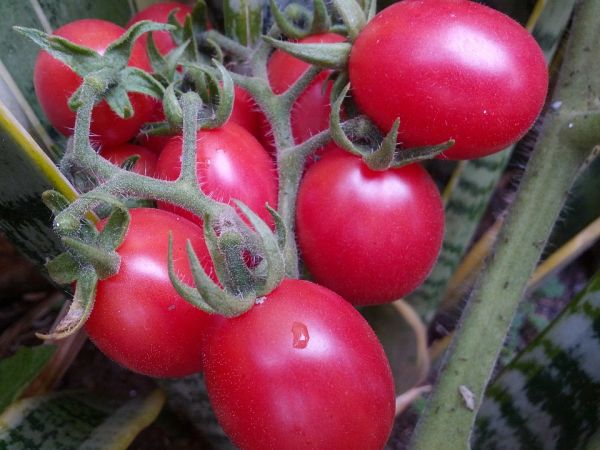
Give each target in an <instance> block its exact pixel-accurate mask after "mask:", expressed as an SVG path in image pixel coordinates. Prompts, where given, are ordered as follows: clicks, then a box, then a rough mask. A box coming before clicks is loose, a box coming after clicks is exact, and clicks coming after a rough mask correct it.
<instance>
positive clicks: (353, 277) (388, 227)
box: [296, 149, 444, 305]
mask: <svg viewBox="0 0 600 450" xmlns="http://www.w3.org/2000/svg"><path fill="white" fill-rule="evenodd" d="M296 223H297V235H298V244H299V248H300V253H301V256H302V258H303V260H304V262H305V263H306V266H307V268H308V270H309V272H310V273H311V274H312V275H313V276H314V278H315V281H316V282H317V283H319V284H322V285H323V286H325V287H327V288H329V289H331V290H333V291H335V292H337V293H338V294H340V295H341V296H342V297H344V298H345V299H346V300H348V301H350V302H351V303H353V304H355V305H368V304H376V303H385V302H390V301H393V300H397V299H399V298H401V297H402V296H404V295H406V294H408V293H409V292H411V291H412V290H414V289H415V288H416V287H418V286H419V285H420V284H421V283H422V282H423V281H424V279H425V277H426V276H427V275H428V274H429V272H430V271H431V269H432V267H433V265H434V263H435V261H436V259H437V256H438V254H439V251H440V248H441V244H442V239H443V234H444V207H443V204H442V200H441V198H440V194H439V192H438V190H437V187H436V186H435V183H434V182H433V180H432V179H431V177H430V176H429V175H428V174H427V172H426V171H425V170H424V169H423V168H422V167H421V166H420V165H418V164H411V165H408V166H404V167H402V168H399V169H389V170H386V171H373V170H371V169H369V168H368V167H367V166H366V165H365V164H364V163H363V162H362V161H361V159H360V158H358V157H356V156H353V155H350V154H348V153H346V152H342V151H341V150H339V149H338V150H336V151H330V152H328V154H327V155H325V156H324V157H323V159H321V160H320V161H318V162H317V163H315V164H314V165H313V166H312V167H311V168H310V169H308V171H307V172H306V174H305V176H304V179H303V180H302V182H301V184H300V190H299V193H298V208H297V216H296Z"/></svg>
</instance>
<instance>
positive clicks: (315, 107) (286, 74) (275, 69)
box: [263, 33, 346, 143]
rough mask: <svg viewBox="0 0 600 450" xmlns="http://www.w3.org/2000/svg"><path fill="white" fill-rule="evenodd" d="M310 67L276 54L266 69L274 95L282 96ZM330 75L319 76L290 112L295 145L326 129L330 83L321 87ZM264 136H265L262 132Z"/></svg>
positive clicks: (329, 36) (322, 37)
mask: <svg viewBox="0 0 600 450" xmlns="http://www.w3.org/2000/svg"><path fill="white" fill-rule="evenodd" d="M345 40H346V38H344V37H343V36H340V35H339V34H334V33H325V34H315V35H313V36H308V37H306V38H304V39H301V40H300V41H298V42H299V43H309V44H310V43H320V42H322V43H335V42H343V41H345ZM309 67H310V64H308V63H305V62H304V61H301V60H299V59H297V58H294V57H293V56H291V55H289V54H288V53H285V52H284V51H282V50H275V52H274V53H273V55H272V56H271V58H270V59H269V63H268V66H267V69H268V73H269V82H270V83H271V87H272V89H273V92H275V94H282V93H283V92H285V91H286V90H287V89H288V88H289V87H290V86H291V85H292V84H293V83H294V82H295V81H296V80H297V79H298V78H300V76H301V75H302V74H303V73H304V72H306V70H307V69H308V68H309ZM330 74H331V71H330V70H325V71H323V72H321V73H320V74H319V75H318V76H317V77H316V78H315V79H314V80H313V82H312V83H311V84H310V85H309V86H308V88H306V90H305V91H304V92H303V93H302V94H301V95H300V97H298V99H297V100H296V103H295V104H294V106H293V110H292V117H291V120H292V134H293V135H294V139H295V140H296V142H297V143H300V142H303V141H305V140H306V139H308V138H309V137H311V136H312V135H313V134H316V133H318V132H320V131H323V130H325V129H326V128H328V127H329V114H330V112H331V104H330V102H329V95H330V93H331V87H332V83H331V82H329V83H328V85H327V87H326V88H325V89H323V83H324V82H325V80H326V79H327V77H328V76H329V75H330ZM263 133H264V132H263Z"/></svg>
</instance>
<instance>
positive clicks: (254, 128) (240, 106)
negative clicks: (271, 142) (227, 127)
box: [229, 86, 266, 139]
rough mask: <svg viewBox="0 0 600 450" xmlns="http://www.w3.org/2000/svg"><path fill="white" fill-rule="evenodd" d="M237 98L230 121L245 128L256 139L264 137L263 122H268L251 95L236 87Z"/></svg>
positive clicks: (234, 101)
mask: <svg viewBox="0 0 600 450" xmlns="http://www.w3.org/2000/svg"><path fill="white" fill-rule="evenodd" d="M234 93H235V98H234V100H233V109H232V111H231V116H230V117H229V120H230V121H231V122H234V123H237V124H238V125H239V126H241V127H243V128H245V129H246V130H248V131H249V132H250V134H252V136H254V137H255V138H256V139H261V138H262V136H263V128H262V124H263V121H264V120H266V119H265V116H264V115H263V114H262V112H261V111H260V109H259V108H258V106H257V105H256V103H254V100H253V99H252V97H251V96H250V94H249V93H248V92H247V91H245V90H244V89H243V88H241V87H239V86H235V87H234Z"/></svg>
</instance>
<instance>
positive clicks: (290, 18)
mask: <svg viewBox="0 0 600 450" xmlns="http://www.w3.org/2000/svg"><path fill="white" fill-rule="evenodd" d="M270 5H271V12H272V13H273V19H274V20H275V23H276V24H277V26H278V27H279V29H280V30H281V32H282V33H283V34H284V35H285V36H287V37H288V38H290V39H302V38H304V37H306V36H309V35H311V34H317V33H327V32H330V31H331V17H330V16H329V12H328V11H327V6H326V5H325V2H324V1H323V0H315V1H314V2H313V10H312V12H311V11H308V10H307V9H306V8H303V7H302V6H300V5H298V4H297V3H291V4H289V5H288V6H287V7H286V8H285V11H281V10H280V9H279V7H278V6H277V3H275V1H274V0H271V1H270ZM298 23H306V24H308V26H307V27H300V26H298V25H297V24H298Z"/></svg>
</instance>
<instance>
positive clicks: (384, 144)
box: [329, 84, 454, 170]
mask: <svg viewBox="0 0 600 450" xmlns="http://www.w3.org/2000/svg"><path fill="white" fill-rule="evenodd" d="M334 89H336V87H334ZM349 89H350V84H346V86H344V88H343V89H342V90H341V92H340V93H339V95H338V97H337V98H336V99H335V101H333V102H332V105H331V113H330V121H329V122H330V130H331V138H332V139H333V141H334V142H335V143H336V144H337V145H338V146H339V147H341V148H343V149H344V150H346V151H348V152H350V153H352V154H353V155H356V156H360V157H361V158H362V159H363V161H364V162H365V164H366V165H367V166H369V168H371V169H373V170H387V169H389V168H390V167H402V166H405V165H407V164H412V163H415V162H419V161H423V160H427V159H431V158H434V157H436V156H438V155H439V154H441V153H442V152H444V151H446V150H448V149H449V148H450V147H452V145H454V141H453V140H452V139H451V140H449V141H447V142H443V143H441V144H438V145H432V146H426V147H418V148H412V149H397V141H398V128H399V126H400V119H399V118H397V119H396V120H395V121H394V124H393V125H392V128H391V130H390V131H389V132H388V134H387V135H386V136H385V137H384V138H383V140H381V142H380V143H379V145H378V146H377V148H376V149H375V150H373V149H371V148H370V147H367V148H363V146H361V145H358V144H355V143H354V142H352V140H350V138H349V137H348V135H347V134H346V132H345V131H344V130H343V129H342V125H341V119H340V110H341V107H342V103H343V101H344V98H345V97H346V95H347V94H348V90H349ZM336 90H337V89H336ZM366 131H367V130H361V133H358V134H359V136H357V137H358V138H363V139H364V138H367V140H370V138H371V136H369V135H368V134H367V133H366ZM360 134H362V135H360Z"/></svg>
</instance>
